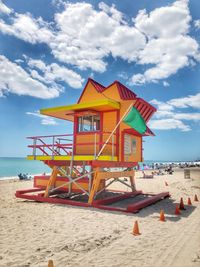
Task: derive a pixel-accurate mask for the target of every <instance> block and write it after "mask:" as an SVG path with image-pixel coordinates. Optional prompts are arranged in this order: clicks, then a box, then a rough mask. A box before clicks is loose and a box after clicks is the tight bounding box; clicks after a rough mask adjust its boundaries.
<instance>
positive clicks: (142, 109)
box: [140, 105, 147, 118]
mask: <svg viewBox="0 0 200 267" xmlns="http://www.w3.org/2000/svg"><path fill="white" fill-rule="evenodd" d="M146 109H147V106H145V105H144V106H143V107H142V108H141V110H140V114H141V116H142V117H143V118H144V112H145V111H146Z"/></svg>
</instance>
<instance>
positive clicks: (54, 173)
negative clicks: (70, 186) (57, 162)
mask: <svg viewBox="0 0 200 267" xmlns="http://www.w3.org/2000/svg"><path fill="white" fill-rule="evenodd" d="M57 174H58V168H57V167H56V166H54V167H53V171H52V173H51V176H50V178H49V181H48V184H47V187H46V190H45V193H44V197H49V192H50V190H51V189H52V187H54V185H55V182H56V177H57Z"/></svg>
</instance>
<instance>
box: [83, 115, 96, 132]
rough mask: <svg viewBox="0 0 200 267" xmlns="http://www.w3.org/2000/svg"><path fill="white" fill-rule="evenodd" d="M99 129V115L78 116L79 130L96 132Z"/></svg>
mask: <svg viewBox="0 0 200 267" xmlns="http://www.w3.org/2000/svg"><path fill="white" fill-rule="evenodd" d="M99 130H100V116H99V115H90V116H81V117H79V118H78V132H95V131H99Z"/></svg>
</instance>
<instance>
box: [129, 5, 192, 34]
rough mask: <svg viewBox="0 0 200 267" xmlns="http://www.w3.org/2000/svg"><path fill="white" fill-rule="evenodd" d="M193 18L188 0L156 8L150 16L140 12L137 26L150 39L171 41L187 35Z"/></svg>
mask: <svg viewBox="0 0 200 267" xmlns="http://www.w3.org/2000/svg"><path fill="white" fill-rule="evenodd" d="M190 20H191V16H190V13H189V8H188V1H187V0H178V1H176V2H174V3H173V4H172V5H170V6H165V7H160V8H156V9H155V10H153V11H152V12H150V13H149V14H147V12H146V10H145V9H144V10H140V11H139V13H138V15H137V17H136V18H135V19H134V22H135V26H136V27H137V28H138V29H139V30H140V31H141V32H143V33H144V34H145V35H146V36H147V37H148V38H154V37H156V38H164V39H171V38H175V37H176V36H177V35H184V34H187V32H188V30H189V22H190Z"/></svg>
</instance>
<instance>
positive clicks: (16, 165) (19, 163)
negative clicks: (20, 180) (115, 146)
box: [0, 157, 159, 178]
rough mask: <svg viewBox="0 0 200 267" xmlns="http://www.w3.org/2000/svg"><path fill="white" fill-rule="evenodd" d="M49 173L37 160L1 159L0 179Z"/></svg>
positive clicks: (49, 170)
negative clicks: (26, 174) (22, 174)
mask: <svg viewBox="0 0 200 267" xmlns="http://www.w3.org/2000/svg"><path fill="white" fill-rule="evenodd" d="M154 162H159V161H150V160H147V161H145V162H142V163H139V165H140V166H142V165H143V164H146V165H151V164H152V163H154ZM44 172H46V173H49V172H51V169H50V168H49V167H48V166H46V165H45V164H44V163H43V162H40V161H37V160H35V161H34V160H27V159H26V158H3V157H2V158H1V157H0V177H1V178H2V177H13V176H18V174H19V173H28V174H29V175H33V174H40V173H44Z"/></svg>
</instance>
